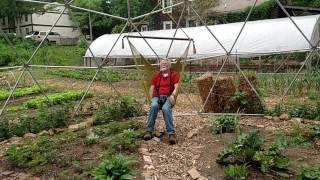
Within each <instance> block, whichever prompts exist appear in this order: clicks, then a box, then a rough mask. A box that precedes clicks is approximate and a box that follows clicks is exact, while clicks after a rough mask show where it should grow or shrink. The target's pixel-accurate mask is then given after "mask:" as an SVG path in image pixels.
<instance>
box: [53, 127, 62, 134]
mask: <svg viewBox="0 0 320 180" xmlns="http://www.w3.org/2000/svg"><path fill="white" fill-rule="evenodd" d="M54 130H55V131H56V132H57V133H60V132H63V131H64V129H63V128H56V129H54Z"/></svg>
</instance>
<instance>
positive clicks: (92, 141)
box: [84, 132, 99, 145]
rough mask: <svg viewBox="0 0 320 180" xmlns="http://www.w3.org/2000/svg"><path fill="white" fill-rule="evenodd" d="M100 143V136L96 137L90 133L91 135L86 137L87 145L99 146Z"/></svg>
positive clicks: (85, 142)
mask: <svg viewBox="0 0 320 180" xmlns="http://www.w3.org/2000/svg"><path fill="white" fill-rule="evenodd" d="M98 141H99V136H98V135H96V134H95V133H94V132H90V134H89V135H87V136H86V138H85V140H84V144H85V145H91V144H97V143H98Z"/></svg>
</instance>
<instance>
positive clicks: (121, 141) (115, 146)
mask: <svg viewBox="0 0 320 180" xmlns="http://www.w3.org/2000/svg"><path fill="white" fill-rule="evenodd" d="M140 137H141V132H140V131H134V130H133V129H126V130H124V131H123V132H122V133H120V134H117V135H115V136H112V137H110V138H109V140H108V141H107V144H106V145H105V146H106V148H107V149H108V150H109V151H110V152H118V151H125V150H126V151H130V152H133V151H135V150H136V148H137V146H138V145H139V141H138V140H139V139H140Z"/></svg>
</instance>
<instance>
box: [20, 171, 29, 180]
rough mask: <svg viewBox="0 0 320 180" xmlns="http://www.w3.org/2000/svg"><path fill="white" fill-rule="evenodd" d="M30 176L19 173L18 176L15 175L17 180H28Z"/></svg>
mask: <svg viewBox="0 0 320 180" xmlns="http://www.w3.org/2000/svg"><path fill="white" fill-rule="evenodd" d="M30 176H31V175H30V174H27V173H19V174H17V178H18V179H21V180H25V179H27V178H29V177H30Z"/></svg>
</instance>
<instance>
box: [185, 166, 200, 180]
mask: <svg viewBox="0 0 320 180" xmlns="http://www.w3.org/2000/svg"><path fill="white" fill-rule="evenodd" d="M188 174H189V175H190V176H191V178H192V179H198V178H200V177H201V175H200V173H199V172H198V171H197V169H196V168H192V169H190V170H189V171H188Z"/></svg>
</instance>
